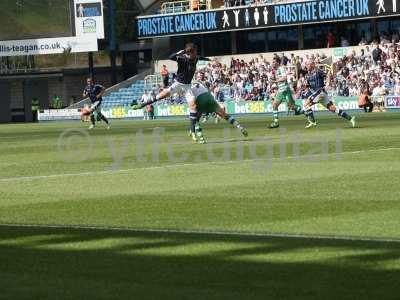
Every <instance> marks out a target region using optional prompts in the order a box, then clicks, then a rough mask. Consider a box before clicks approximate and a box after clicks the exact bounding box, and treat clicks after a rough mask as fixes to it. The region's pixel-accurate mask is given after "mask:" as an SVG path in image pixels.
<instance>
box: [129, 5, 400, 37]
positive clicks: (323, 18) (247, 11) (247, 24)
mask: <svg viewBox="0 0 400 300" xmlns="http://www.w3.org/2000/svg"><path fill="white" fill-rule="evenodd" d="M399 10H400V7H399ZM398 14H399V13H398V10H397V0H315V1H301V2H290V3H276V4H268V5H259V6H246V7H235V8H226V9H216V10H212V11H210V10H208V11H198V12H190V13H179V14H165V15H152V16H140V17H137V22H136V30H137V36H138V38H153V37H159V36H173V35H182V34H195V33H211V32H219V31H233V30H246V29H251V28H268V27H278V26H288V25H299V24H310V23H321V22H336V21H346V20H357V19H367V18H377V17H389V16H394V15H398Z"/></svg>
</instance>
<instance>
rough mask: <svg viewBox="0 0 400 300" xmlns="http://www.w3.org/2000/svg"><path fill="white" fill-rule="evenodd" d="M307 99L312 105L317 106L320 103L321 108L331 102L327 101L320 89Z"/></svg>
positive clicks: (323, 91) (325, 95) (326, 95)
mask: <svg viewBox="0 0 400 300" xmlns="http://www.w3.org/2000/svg"><path fill="white" fill-rule="evenodd" d="M309 99H310V100H311V102H312V104H317V103H320V104H322V105H323V106H325V107H327V105H328V104H329V103H330V102H332V101H331V100H329V97H328V94H327V93H326V92H325V90H323V89H320V90H318V91H316V92H314V93H313V94H312V95H311V96H310V97H309Z"/></svg>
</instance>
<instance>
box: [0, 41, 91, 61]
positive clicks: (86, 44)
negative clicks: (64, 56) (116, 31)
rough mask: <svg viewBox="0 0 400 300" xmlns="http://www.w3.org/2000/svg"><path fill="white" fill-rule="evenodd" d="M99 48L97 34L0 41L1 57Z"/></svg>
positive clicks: (73, 51)
mask: <svg viewBox="0 0 400 300" xmlns="http://www.w3.org/2000/svg"><path fill="white" fill-rule="evenodd" d="M97 50H98V46H97V38H96V36H91V37H64V38H49V39H33V40H16V41H0V57H1V56H23V55H39V54H61V53H64V52H71V53H77V52H88V51H93V52H94V51H97Z"/></svg>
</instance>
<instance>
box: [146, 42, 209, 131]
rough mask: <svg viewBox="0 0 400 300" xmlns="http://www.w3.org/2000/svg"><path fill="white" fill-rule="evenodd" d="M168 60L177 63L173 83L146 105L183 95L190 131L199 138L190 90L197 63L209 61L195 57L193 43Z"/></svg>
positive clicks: (195, 51) (193, 98)
mask: <svg viewBox="0 0 400 300" xmlns="http://www.w3.org/2000/svg"><path fill="white" fill-rule="evenodd" d="M169 58H170V59H171V60H173V61H176V62H177V63H178V71H177V72H176V79H175V82H174V83H173V84H172V85H171V86H170V87H169V88H167V89H165V90H163V91H162V92H161V93H159V94H158V95H157V96H155V98H154V99H153V100H152V101H151V102H148V104H151V103H154V102H156V101H159V100H162V99H164V98H167V97H169V96H171V95H173V94H175V93H181V94H183V95H185V98H186V101H187V102H188V105H189V112H190V115H189V118H190V124H191V125H190V130H191V132H193V133H196V134H198V135H199V136H200V135H201V131H199V132H196V128H199V125H198V118H197V108H196V101H195V100H196V99H195V97H194V95H193V92H192V90H191V87H192V86H191V83H192V80H193V77H194V74H195V72H196V66H197V62H198V61H199V60H205V61H210V59H209V58H206V57H203V56H199V55H197V46H196V45H195V44H193V43H189V44H187V45H186V47H185V50H181V51H179V52H177V53H173V54H172V55H170V57H169Z"/></svg>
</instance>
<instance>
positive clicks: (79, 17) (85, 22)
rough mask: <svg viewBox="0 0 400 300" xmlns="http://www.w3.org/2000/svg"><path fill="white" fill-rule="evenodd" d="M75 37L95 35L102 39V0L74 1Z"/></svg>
mask: <svg viewBox="0 0 400 300" xmlns="http://www.w3.org/2000/svg"><path fill="white" fill-rule="evenodd" d="M74 12H75V32H76V36H81V37H82V36H90V35H96V36H97V38H98V39H104V18H103V1H102V0H74Z"/></svg>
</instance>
